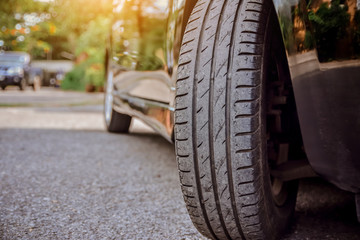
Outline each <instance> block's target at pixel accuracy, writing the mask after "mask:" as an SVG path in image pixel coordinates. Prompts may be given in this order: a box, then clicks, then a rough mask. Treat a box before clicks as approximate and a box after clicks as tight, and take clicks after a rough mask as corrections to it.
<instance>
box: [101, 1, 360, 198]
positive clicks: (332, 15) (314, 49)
mask: <svg viewBox="0 0 360 240" xmlns="http://www.w3.org/2000/svg"><path fill="white" fill-rule="evenodd" d="M255 2H256V1H255ZM272 3H273V7H274V9H275V11H276V15H277V20H278V23H279V26H280V29H281V34H280V35H282V36H279V37H278V39H277V41H279V42H281V45H282V46H283V48H284V49H285V50H286V61H284V63H283V66H285V67H286V71H287V72H288V73H289V81H291V85H292V88H293V92H294V96H295V102H296V108H297V116H298V120H299V123H300V130H301V136H302V141H303V149H304V150H305V153H306V158H307V161H308V163H310V165H311V167H312V169H313V170H314V171H315V172H316V173H317V174H318V175H319V176H321V177H323V178H324V179H326V180H328V181H329V182H331V183H333V184H334V185H336V186H337V187H339V188H341V189H343V190H346V191H350V192H353V193H355V194H357V195H358V196H359V194H360V160H359V157H358V156H360V145H359V142H360V3H359V2H358V1H356V0H349V1H346V2H340V1H336V0H334V1H331V2H329V1H323V0H319V1H312V2H309V1H305V0H294V1H289V0H273V1H272ZM114 4H115V5H114V24H113V26H112V29H111V36H110V38H109V41H108V46H107V59H106V68H107V69H108V70H107V72H108V75H107V76H109V75H110V76H111V79H112V82H113V84H114V90H113V91H112V92H111V95H112V98H113V99H114V106H113V108H114V110H115V111H116V112H119V113H122V114H126V115H130V116H132V117H137V118H139V119H141V120H143V121H144V122H145V123H147V124H149V125H150V126H151V127H153V128H154V129H155V130H156V131H158V132H159V133H160V134H161V135H163V136H164V137H165V138H166V139H167V140H169V141H172V139H173V138H172V137H173V128H174V115H173V112H174V109H175V92H176V72H177V70H178V68H179V64H178V59H179V53H180V46H181V42H182V41H183V39H182V38H183V36H184V32H185V26H186V23H187V22H188V20H189V16H190V13H191V11H192V10H193V8H194V6H195V4H196V1H195V0H172V1H171V0H169V1H163V0H154V1H151V2H150V1H114ZM253 24H254V29H257V28H262V27H264V26H261V25H260V26H259V25H258V24H257V23H253ZM188 31H189V30H188ZM180 67H181V66H180ZM109 73H111V74H109Z"/></svg>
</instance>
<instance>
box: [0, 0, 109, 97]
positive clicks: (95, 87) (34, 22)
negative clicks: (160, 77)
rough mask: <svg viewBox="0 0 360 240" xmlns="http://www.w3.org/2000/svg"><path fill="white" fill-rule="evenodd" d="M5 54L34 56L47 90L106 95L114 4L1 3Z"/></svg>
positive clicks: (0, 42)
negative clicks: (108, 39) (106, 60)
mask: <svg viewBox="0 0 360 240" xmlns="http://www.w3.org/2000/svg"><path fill="white" fill-rule="evenodd" d="M0 2H1V8H0V50H1V51H23V52H27V53H29V54H30V55H31V59H32V61H31V68H37V69H39V71H41V72H42V74H41V77H42V85H45V86H47V85H48V86H56V87H61V88H62V89H66V90H80V91H84V90H87V91H102V89H103V87H102V86H103V82H104V66H103V64H102V63H103V60H104V55H105V41H106V37H107V33H108V32H109V27H110V19H111V18H112V0H77V1H72V0H0Z"/></svg>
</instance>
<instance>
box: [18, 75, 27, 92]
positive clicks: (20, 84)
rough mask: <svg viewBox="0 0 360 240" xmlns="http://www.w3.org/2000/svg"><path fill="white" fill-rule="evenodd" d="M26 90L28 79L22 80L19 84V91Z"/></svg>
mask: <svg viewBox="0 0 360 240" xmlns="http://www.w3.org/2000/svg"><path fill="white" fill-rule="evenodd" d="M25 88H26V79H25V78H22V79H21V80H20V83H19V89H20V91H24V90H25Z"/></svg>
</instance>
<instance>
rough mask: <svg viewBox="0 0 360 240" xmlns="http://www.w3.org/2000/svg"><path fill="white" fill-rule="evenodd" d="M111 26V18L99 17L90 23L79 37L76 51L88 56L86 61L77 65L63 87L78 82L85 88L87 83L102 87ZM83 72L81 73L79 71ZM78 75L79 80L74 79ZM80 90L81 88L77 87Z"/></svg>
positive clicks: (66, 78) (77, 53)
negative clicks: (106, 46) (106, 48)
mask: <svg viewBox="0 0 360 240" xmlns="http://www.w3.org/2000/svg"><path fill="white" fill-rule="evenodd" d="M109 27H110V20H109V19H107V18H104V17H101V16H100V17H98V18H96V19H94V20H92V21H91V22H90V23H89V24H88V29H87V30H86V31H84V32H83V33H82V34H81V35H80V37H79V39H78V41H77V42H78V44H77V48H76V50H75V53H76V55H77V56H79V55H84V56H87V57H86V59H85V61H84V62H82V63H81V64H79V65H77V66H76V67H75V68H74V69H73V70H72V71H71V72H70V73H68V74H67V75H66V77H65V79H64V80H63V83H62V88H63V89H68V87H70V86H72V85H73V84H74V83H75V82H77V83H78V84H79V85H80V86H81V87H80V89H84V86H85V85H93V86H96V87H101V86H103V85H104V75H105V73H104V66H103V64H102V63H103V62H104V58H105V55H104V54H105V41H106V37H107V35H108V31H109ZM80 72H81V73H82V74H81V75H80V74H79V73H80ZM74 77H77V78H78V79H77V80H74ZM63 85H64V86H63ZM76 90H79V89H76Z"/></svg>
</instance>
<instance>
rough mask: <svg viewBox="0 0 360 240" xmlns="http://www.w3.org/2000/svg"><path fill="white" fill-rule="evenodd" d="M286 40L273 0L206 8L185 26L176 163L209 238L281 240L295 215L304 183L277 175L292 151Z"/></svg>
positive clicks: (213, 2) (212, 3)
mask: <svg viewBox="0 0 360 240" xmlns="http://www.w3.org/2000/svg"><path fill="white" fill-rule="evenodd" d="M279 37H281V35H280V30H279V27H278V24H277V20H276V15H275V10H274V9H273V6H272V3H271V1H267V0H259V1H251V0H244V1H239V0H235V1H220V0H199V1H198V2H197V4H196V6H195V8H194V9H193V13H192V15H191V17H190V19H189V22H188V25H187V27H186V30H185V34H184V38H183V44H182V47H181V51H180V58H179V66H178V76H177V86H176V87H177V92H176V99H175V144H176V158H177V162H178V168H179V174H180V181H181V188H182V192H183V196H184V200H185V203H186V206H187V210H188V212H189V215H190V217H191V219H192V221H193V223H194V225H195V227H196V228H197V229H198V230H199V231H200V232H201V233H202V234H203V235H205V236H206V237H209V238H212V239H277V238H278V237H279V235H280V234H281V232H282V231H283V230H284V229H285V228H286V226H287V224H288V222H289V219H290V218H291V215H292V213H293V210H294V206H295V203H296V193H297V182H295V181H293V182H282V181H281V179H278V178H276V177H274V176H272V175H271V174H270V172H271V169H273V168H276V167H277V165H279V164H281V163H284V162H286V161H287V160H288V153H289V149H290V147H289V144H290V141H288V136H289V135H288V134H286V132H283V129H282V128H283V126H284V125H286V122H285V123H284V122H283V123H282V122H281V119H283V117H284V116H283V115H284V114H283V112H282V109H283V108H284V109H285V107H284V106H283V105H284V104H285V105H286V102H287V101H286V96H287V94H289V92H290V91H285V90H286V87H287V84H286V82H285V79H284V78H283V77H280V76H282V75H286V74H283V72H286V71H285V70H282V68H281V66H282V59H284V58H285V59H286V57H285V51H284V50H283V49H282V48H281V45H279V44H277V43H278V42H279V41H278V39H279ZM281 71H282V72H281ZM279 99H280V100H279ZM284 99H285V101H284Z"/></svg>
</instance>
